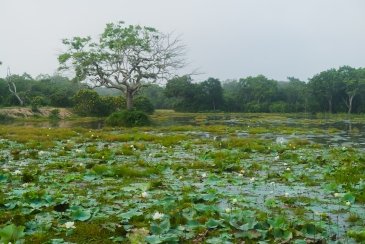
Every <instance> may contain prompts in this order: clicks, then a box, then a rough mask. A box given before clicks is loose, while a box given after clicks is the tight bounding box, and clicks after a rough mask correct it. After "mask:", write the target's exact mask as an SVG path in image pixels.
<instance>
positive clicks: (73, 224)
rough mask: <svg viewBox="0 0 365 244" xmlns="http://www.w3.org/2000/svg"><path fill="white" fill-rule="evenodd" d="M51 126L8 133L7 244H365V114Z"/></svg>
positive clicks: (2, 193) (189, 116)
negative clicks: (263, 242)
mask: <svg viewBox="0 0 365 244" xmlns="http://www.w3.org/2000/svg"><path fill="white" fill-rule="evenodd" d="M46 118H47V117H46V116H45V117H41V118H38V119H36V120H33V118H32V117H29V118H20V119H16V121H15V123H10V124H2V125H0V149H1V150H0V165H1V167H0V182H1V185H2V186H3V187H2V188H1V189H0V238H2V239H0V240H2V241H3V240H6V241H7V242H6V243H8V242H9V241H11V242H14V243H15V242H16V241H18V242H19V243H20V242H22V241H24V242H25V243H65V242H68V243H85V242H94V243H202V242H204V243H229V242H237V241H238V242H242V241H245V242H249V243H257V242H259V241H266V242H291V243H299V244H300V243H317V242H336V241H338V242H348V243H355V242H362V241H364V240H365V238H364V233H365V229H364V224H365V211H364V209H365V208H364V206H365V195H364V192H365V184H364V176H365V175H364V172H365V152H364V150H363V148H364V139H365V116H363V115H352V116H351V121H350V120H348V119H347V118H348V117H347V115H344V114H331V115H328V114H317V115H312V114H261V113H260V114H254V113H250V114H245V113H176V112H174V111H171V110H157V111H155V113H154V114H153V115H151V118H152V121H153V125H152V126H146V127H138V128H125V127H108V126H104V125H103V124H99V127H98V126H97V125H95V124H90V123H89V122H93V121H98V120H99V122H100V120H101V119H102V118H100V117H99V118H95V117H94V118H80V119H79V118H78V117H74V116H70V117H66V119H63V120H60V121H59V123H61V122H68V121H70V122H71V123H70V124H68V125H67V126H61V124H59V125H57V124H56V125H53V126H52V125H51V124H47V123H48V122H47V120H46ZM27 121H28V122H31V123H28V124H27V123H25V122H27ZM23 122H24V123H23ZM79 122H85V123H81V124H80V123H79ZM42 123H43V124H42ZM9 236H10V237H11V238H12V239H6V238H8V237H9Z"/></svg>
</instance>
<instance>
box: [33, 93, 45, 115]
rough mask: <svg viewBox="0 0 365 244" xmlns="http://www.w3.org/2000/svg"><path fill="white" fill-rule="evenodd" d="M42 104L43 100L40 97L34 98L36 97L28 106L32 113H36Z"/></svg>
mask: <svg viewBox="0 0 365 244" xmlns="http://www.w3.org/2000/svg"><path fill="white" fill-rule="evenodd" d="M43 104H44V98H43V97H41V96H36V97H33V98H32V100H31V102H30V105H31V107H32V111H33V112H38V111H39V107H40V106H41V105H43Z"/></svg>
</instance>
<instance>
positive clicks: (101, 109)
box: [96, 96, 125, 116]
mask: <svg viewBox="0 0 365 244" xmlns="http://www.w3.org/2000/svg"><path fill="white" fill-rule="evenodd" d="M122 108H125V99H124V97H122V96H118V97H112V96H101V97H100V99H99V102H98V107H97V111H96V114H97V115H100V116H108V115H110V114H111V113H113V112H116V111H118V110H121V109H122Z"/></svg>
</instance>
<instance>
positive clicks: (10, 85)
mask: <svg viewBox="0 0 365 244" xmlns="http://www.w3.org/2000/svg"><path fill="white" fill-rule="evenodd" d="M6 81H7V83H8V88H9V91H10V92H11V93H12V94H13V95H14V96H15V97H16V98H17V99H18V101H19V104H20V106H23V105H24V101H23V99H21V97H20V96H19V93H18V92H17V89H16V85H15V83H14V81H13V79H12V76H11V74H10V69H9V68H8V71H7V75H6Z"/></svg>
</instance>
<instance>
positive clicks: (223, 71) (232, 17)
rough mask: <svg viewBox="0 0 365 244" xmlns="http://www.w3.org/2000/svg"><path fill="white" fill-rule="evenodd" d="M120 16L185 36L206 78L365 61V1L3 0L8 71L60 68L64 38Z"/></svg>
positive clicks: (94, 31)
mask: <svg viewBox="0 0 365 244" xmlns="http://www.w3.org/2000/svg"><path fill="white" fill-rule="evenodd" d="M119 20H123V21H125V22H126V23H127V24H140V25H146V26H151V27H155V28H157V29H159V30H160V31H162V32H174V33H176V34H179V35H181V39H182V40H183V42H184V43H185V44H186V46H187V60H188V61H189V62H190V63H191V66H190V67H189V68H187V71H189V70H190V69H194V68H199V71H201V72H204V74H203V75H200V76H198V77H197V78H196V79H199V80H202V79H205V78H207V77H215V78H219V79H221V80H225V79H236V78H240V77H246V76H249V75H258V74H263V75H265V76H267V77H269V78H273V79H277V80H286V77H288V76H294V77H298V78H300V79H302V80H307V79H308V78H309V77H311V76H313V75H314V74H316V73H318V72H320V71H323V70H326V69H328V68H333V67H339V66H341V65H350V66H354V67H365V1H364V0H219V1H218V0H179V1H178V0H0V61H2V62H3V65H2V66H0V77H4V76H5V75H6V68H7V67H10V68H11V71H12V73H17V74H22V73H23V72H27V73H29V74H31V75H32V76H36V75H38V74H40V73H43V74H53V73H54V72H55V71H56V70H57V67H58V62H57V56H58V55H59V54H60V53H61V52H62V50H63V48H64V47H63V45H62V42H61V40H62V39H63V38H70V37H73V36H87V35H90V36H94V37H97V36H98V35H99V34H100V33H101V32H102V31H103V29H104V27H105V24H106V23H108V22H116V21H119Z"/></svg>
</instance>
